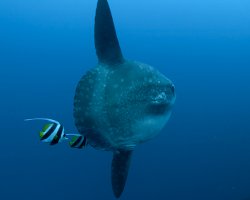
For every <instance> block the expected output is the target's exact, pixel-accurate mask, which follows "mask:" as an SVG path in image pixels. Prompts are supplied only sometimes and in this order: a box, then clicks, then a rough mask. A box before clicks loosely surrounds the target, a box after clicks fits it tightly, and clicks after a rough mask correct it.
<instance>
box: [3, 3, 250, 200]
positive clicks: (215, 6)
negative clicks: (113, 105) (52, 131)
mask: <svg viewBox="0 0 250 200" xmlns="http://www.w3.org/2000/svg"><path fill="white" fill-rule="evenodd" d="M109 2H110V6H111V9H112V13H113V17H114V20H115V24H116V29H117V34H118V37H119V40H120V44H121V47H122V50H123V53H124V55H125V57H126V58H128V59H132V60H133V59H135V60H139V61H142V62H145V63H148V64H151V65H152V66H154V67H156V68H157V69H159V70H160V71H161V72H163V73H164V74H165V75H166V76H167V77H169V78H170V79H171V80H172V81H173V82H174V84H175V86H176V93H177V99H176V104H175V107H174V111H173V115H172V117H171V119H170V121H169V123H168V124H167V125H166V127H165V128H164V130H163V131H162V133H161V134H160V135H159V136H158V137H157V138H155V139H154V140H152V141H150V142H148V143H146V144H144V145H140V146H138V148H137V149H136V151H135V153H134V156H133V161H132V165H131V169H130V173H129V177H128V181H127V186H126V188H125V192H124V194H123V196H122V198H121V199H124V200H125V199H130V200H134V199H144V200H153V199H157V200H238V199H239V200H241V199H244V198H247V197H250V105H249V104H250V12H249V11H250V1H249V0H204V1H198V0H189V1H187V0H154V1H153V0H150V1H149V0H143V1H142V0H136V1H135V0H126V1H125V0H119V1H118V0H117V1H115V0H110V1H109ZM95 6H96V0H81V1H80V0H74V1H69V0H67V1H66V0H60V1H59V0H36V1H33V0H22V1H21V0H1V1H0V76H1V78H0V92H1V96H0V111H1V112H0V119H1V122H0V124H1V133H0V135H1V138H0V139H1V140H0V199H1V200H16V199H25V200H34V199H36V200H44V199H46V200H55V199H56V200H57V199H58V200H67V199H87V200H92V199H102V200H111V199H114V197H113V194H112V190H111V184H110V162H111V157H112V155H111V153H108V152H102V151H97V150H94V149H92V148H88V149H86V150H82V151H81V150H75V149H70V148H68V146H67V145H66V144H60V145H58V146H54V147H50V146H48V145H46V144H41V143H40V142H39V138H38V131H39V130H40V129H41V126H42V125H43V123H39V122H33V123H31V122H30V123H24V122H23V119H24V118H29V117H51V118H54V119H57V120H59V121H60V122H62V123H63V124H64V125H65V128H66V131H68V132H75V131H76V128H75V126H74V122H73V115H72V110H73V97H74V90H75V87H76V84H77V82H78V80H79V79H80V78H81V76H82V75H83V74H84V73H85V72H86V71H87V70H88V69H89V68H91V67H93V66H95V65H96V62H97V59H96V55H95V49H94V41H93V28H94V14H95Z"/></svg>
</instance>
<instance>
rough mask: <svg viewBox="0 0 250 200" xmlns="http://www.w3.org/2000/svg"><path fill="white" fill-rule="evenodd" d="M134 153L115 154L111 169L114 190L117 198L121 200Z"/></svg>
mask: <svg viewBox="0 0 250 200" xmlns="http://www.w3.org/2000/svg"><path fill="white" fill-rule="evenodd" d="M131 157H132V151H118V152H114V155H113V160H112V169H111V174H112V177H111V180H112V188H113V192H114V195H115V197H116V198H119V197H120V196H121V194H122V192H123V190H124V187H125V184H126V180H127V176H128V171H129V166H130V161H131Z"/></svg>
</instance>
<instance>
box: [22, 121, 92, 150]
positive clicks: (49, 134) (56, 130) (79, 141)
mask: <svg viewBox="0 0 250 200" xmlns="http://www.w3.org/2000/svg"><path fill="white" fill-rule="evenodd" d="M34 120H43V121H48V122H50V123H48V124H45V126H44V127H43V129H42V131H40V134H39V135H40V139H41V141H42V142H46V143H49V144H50V145H55V144H58V143H59V142H61V141H63V140H68V139H69V138H71V140H70V142H69V145H70V147H72V148H78V149H82V148H84V147H85V146H86V145H87V138H86V137H85V136H82V135H80V134H65V133H64V127H63V125H61V124H60V123H59V122H58V121H56V120H53V119H49V118H32V119H25V120H24V121H34ZM68 137H69V138H68Z"/></svg>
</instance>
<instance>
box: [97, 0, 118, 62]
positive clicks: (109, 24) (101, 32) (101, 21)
mask: <svg viewBox="0 0 250 200" xmlns="http://www.w3.org/2000/svg"><path fill="white" fill-rule="evenodd" d="M95 48H96V54H97V57H98V59H99V62H100V63H104V64H108V65H115V64H119V63H122V62H123V56H122V52H121V48H120V45H119V41H118V38H117V36H116V31H115V26H114V22H113V18H112V14H111V11H110V8H109V5H108V1H107V0H98V3H97V8H96V16H95Z"/></svg>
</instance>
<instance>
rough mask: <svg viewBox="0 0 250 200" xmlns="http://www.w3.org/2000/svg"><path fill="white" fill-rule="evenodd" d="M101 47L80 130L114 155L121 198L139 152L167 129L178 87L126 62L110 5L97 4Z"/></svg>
mask: <svg viewBox="0 0 250 200" xmlns="http://www.w3.org/2000/svg"><path fill="white" fill-rule="evenodd" d="M95 47H96V54H97V57H98V64H97V66H96V67H94V68H93V69H91V70H89V71H88V72H87V73H86V74H85V75H84V76H83V77H82V79H81V80H80V81H79V83H78V85H77V88H76V92H75V98H74V118H75V125H76V127H77V129H78V131H79V133H80V134H82V135H84V136H85V137H86V138H87V141H88V144H90V145H91V146H93V147H94V148H96V149H100V150H105V151H111V152H113V161H112V167H111V168H112V169H111V174H112V175H111V179H112V188H113V192H114V194H115V196H116V197H117V198H119V197H120V196H121V194H122V192H123V190H124V186H125V183H126V179H127V175H128V171H129V166H130V162H131V157H132V152H133V150H134V149H135V147H136V145H138V144H140V143H143V142H146V141H148V140H150V139H152V138H154V137H155V136H156V135H157V134H158V133H159V132H160V131H161V129H162V128H163V127H164V125H165V124H166V122H167V121H168V119H169V117H170V115H171V110H172V107H173V104H174V101H175V91H174V86H173V84H172V82H171V81H170V80H169V79H167V78H166V77H165V76H164V75H163V74H161V73H160V72H159V71H157V70H156V69H154V68H153V67H151V66H149V65H147V64H143V63H140V62H137V61H128V60H126V59H125V58H124V57H123V55H122V51H121V48H120V45H119V41H118V38H117V35H116V31H115V27H114V23H113V19H112V15H111V11H110V8H109V5H108V2H107V0H98V3H97V9H96V16H95Z"/></svg>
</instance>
